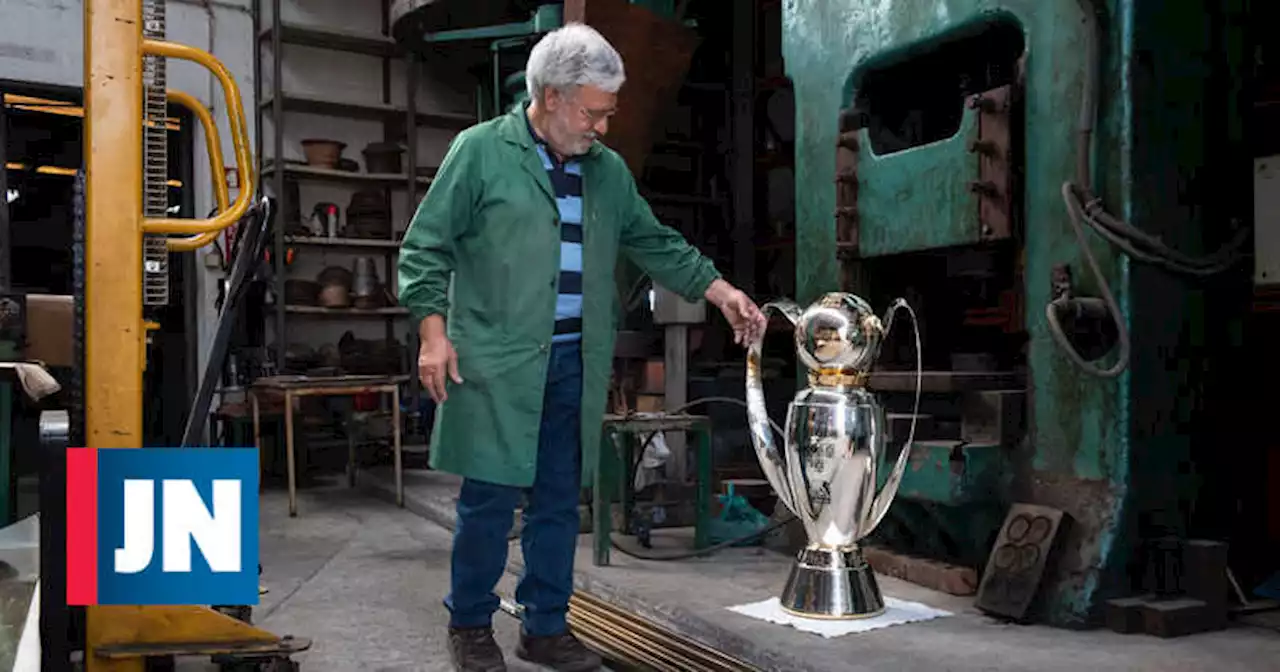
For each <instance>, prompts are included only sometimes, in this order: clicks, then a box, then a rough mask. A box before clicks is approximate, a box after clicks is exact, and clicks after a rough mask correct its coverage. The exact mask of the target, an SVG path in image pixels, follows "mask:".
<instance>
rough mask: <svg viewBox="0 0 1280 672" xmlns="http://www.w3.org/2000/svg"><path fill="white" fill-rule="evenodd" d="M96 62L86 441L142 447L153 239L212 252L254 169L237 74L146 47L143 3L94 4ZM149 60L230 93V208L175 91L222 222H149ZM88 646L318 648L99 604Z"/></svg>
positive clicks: (194, 609)
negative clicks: (145, 70)
mask: <svg viewBox="0 0 1280 672" xmlns="http://www.w3.org/2000/svg"><path fill="white" fill-rule="evenodd" d="M84 54H85V69H84V77H85V83H84V101H85V104H84V107H85V125H84V161H85V171H86V194H85V228H86V234H85V333H84V387H85V389H84V400H85V404H84V405H85V439H86V442H87V443H88V445H90V446H94V447H98V448H136V447H140V446H141V445H142V440H143V436H142V417H143V416H142V407H143V383H142V374H143V369H144V368H145V366H146V341H147V330H148V328H149V325H147V324H146V323H145V322H144V319H143V302H142V288H143V235H144V234H164V235H171V236H172V235H178V236H181V237H178V238H170V239H169V240H168V241H167V247H168V248H169V249H170V250H172V251H188V250H194V249H197V248H199V247H202V246H204V245H205V244H207V243H209V242H210V241H212V240H213V239H214V237H215V236H217V235H218V233H219V232H221V231H222V230H223V229H225V228H227V227H228V226H229V225H231V224H233V223H235V222H237V221H238V220H239V219H240V218H241V217H242V216H243V215H244V214H245V212H246V210H247V209H248V207H249V203H250V200H251V199H252V196H253V186H252V185H253V184H254V177H253V162H252V157H251V156H250V150H249V141H248V133H247V129H246V123H245V116H244V108H243V105H242V103H241V100H240V93H239V89H238V87H237V86H236V84H235V81H234V80H233V79H232V78H231V74H230V73H229V72H228V71H227V69H226V67H225V66H223V65H222V64H221V63H219V62H218V61H217V60H216V59H215V58H214V57H213V56H212V55H210V54H208V53H206V52H204V51H201V50H199V49H194V48H192V47H189V46H185V45H182V44H175V43H172V42H166V41H161V40H152V39H144V36H143V21H142V0H86V1H85V3H84ZM144 55H155V56H161V57H165V58H178V59H182V60H187V61H192V62H195V63H198V64H200V65H202V66H204V67H205V68H207V69H208V70H209V71H210V73H211V74H212V75H213V76H214V77H215V78H216V79H217V80H218V81H219V82H220V83H221V85H222V88H223V92H224V94H225V96H226V104H227V111H228V115H227V116H228V118H229V121H230V130H231V134H232V137H233V139H234V142H235V156H236V164H237V168H238V169H239V171H240V175H241V185H242V186H241V189H240V191H239V194H238V195H237V197H236V199H235V201H234V202H233V203H230V204H228V195H227V187H226V183H225V179H224V178H223V177H222V175H223V170H222V152H221V148H220V147H219V142H218V135H217V132H216V129H215V128H214V124H213V119H212V116H211V115H210V114H209V111H208V110H207V109H206V108H205V107H204V106H203V105H201V104H200V103H199V101H197V100H196V99H195V98H194V97H192V96H190V95H188V94H185V93H182V92H180V91H170V92H169V93H168V97H169V99H170V100H171V101H173V102H176V103H178V104H181V105H183V106H185V107H188V108H190V109H191V110H192V111H193V113H194V114H195V116H196V117H197V118H198V119H199V120H200V122H201V124H202V126H203V127H204V130H205V135H206V140H207V143H208V147H209V154H210V162H211V165H212V167H213V169H214V170H213V178H214V195H215V201H216V203H217V205H218V210H219V212H218V213H217V214H216V215H215V216H214V217H212V218H209V219H203V220H183V219H169V218H162V219H154V218H144V217H143V215H142V213H143V203H142V196H143V184H142V182H143V167H144V166H143V156H142V144H143V143H142V126H143V124H142V118H143V117H142V97H143V96H142V90H143V80H142V60H143V56H144ZM85 640H86V641H85V660H84V669H85V670H86V671H87V672H105V671H112V672H125V671H128V672H141V671H142V670H143V669H144V668H145V665H146V660H147V659H148V658H152V657H170V656H179V655H211V656H212V655H219V654H234V655H240V656H245V657H261V658H263V659H270V658H273V657H274V658H281V657H287V656H288V655H289V654H291V653H295V652H298V651H301V650H305V649H306V648H307V647H308V646H309V642H306V641H305V640H295V639H292V638H281V637H278V636H276V635H275V634H272V633H270V632H267V631H266V630H262V629H260V628H256V627H254V626H252V625H250V624H248V623H245V622H243V621H240V620H237V619H235V618H232V617H231V616H227V615H224V614H222V613H219V612H218V611H215V610H213V609H212V608H209V607H203V606H91V607H88V608H87V613H86V635H85Z"/></svg>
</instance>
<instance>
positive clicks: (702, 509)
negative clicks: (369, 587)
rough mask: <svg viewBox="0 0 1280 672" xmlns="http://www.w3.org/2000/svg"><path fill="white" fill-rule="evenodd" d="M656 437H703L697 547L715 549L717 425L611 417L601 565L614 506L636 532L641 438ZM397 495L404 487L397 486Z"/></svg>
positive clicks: (701, 420)
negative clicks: (713, 465) (633, 501)
mask: <svg viewBox="0 0 1280 672" xmlns="http://www.w3.org/2000/svg"><path fill="white" fill-rule="evenodd" d="M656 432H664V433H665V432H681V433H683V432H692V433H694V434H696V435H697V444H696V451H697V458H696V459H697V464H698V470H697V487H696V490H695V493H696V494H695V495H694V510H695V515H696V516H697V518H696V522H695V523H694V533H693V538H694V542H693V543H694V547H695V548H697V549H699V550H701V549H703V548H706V547H707V546H708V545H709V544H710V535H711V486H712V482H711V481H712V477H711V419H710V418H708V417H707V416H705V415H687V414H683V413H681V414H672V415H668V414H666V413H636V414H631V415H625V416H623V415H613V414H610V415H606V416H604V427H603V430H602V431H601V433H600V464H599V467H598V468H597V469H596V474H595V483H594V485H593V487H592V497H593V502H592V512H593V513H594V514H595V522H594V526H593V528H592V529H593V530H594V531H593V535H594V537H595V557H594V561H595V565H596V566H603V565H608V564H609V552H610V550H611V547H612V545H613V539H612V534H613V503H614V501H615V500H616V501H618V502H619V503H620V504H621V506H622V518H623V529H624V530H629V529H630V527H631V526H630V517H631V499H632V497H631V495H632V488H633V479H634V476H635V474H634V471H635V464H636V461H635V459H634V452H633V451H634V449H635V442H634V441H633V440H632V439H633V438H634V437H637V436H647V435H649V434H653V433H656ZM396 487H397V489H398V488H399V481H397V482H396Z"/></svg>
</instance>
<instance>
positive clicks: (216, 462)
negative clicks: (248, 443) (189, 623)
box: [97, 448, 259, 605]
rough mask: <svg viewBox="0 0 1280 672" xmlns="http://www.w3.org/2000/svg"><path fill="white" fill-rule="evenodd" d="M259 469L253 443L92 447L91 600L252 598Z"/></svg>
mask: <svg viewBox="0 0 1280 672" xmlns="http://www.w3.org/2000/svg"><path fill="white" fill-rule="evenodd" d="M258 469H259V463H258V451H257V450H256V449H254V448H129V449H120V450H106V449H103V450H99V451H98V549H97V551H98V552H97V556H98V557H97V560H98V604H137V605H145V604H170V605H177V604H182V605H255V604H257V603H258ZM126 481H134V482H133V483H131V484H130V485H128V486H127V487H126ZM126 490H128V491H129V492H131V493H133V494H134V496H135V497H136V499H134V500H132V502H133V508H131V510H130V511H129V512H128V513H126V511H125V493H126ZM215 491H216V492H217V493H218V495H219V499H218V501H217V502H216V505H215V502H214V493H215ZM146 494H149V502H148V497H147V496H146ZM148 503H149V504H150V507H151V508H150V512H149V515H150V520H148V510H147V505H148ZM236 509H238V511H237V510H236ZM166 514H168V516H169V518H166ZM178 514H185V515H181V516H179V515H178ZM233 514H238V515H233ZM126 516H127V517H128V521H126ZM166 523H167V525H166ZM126 528H127V529H128V531H129V533H130V534H129V540H128V542H127V543H126V540H125V533H126ZM166 538H167V539H169V543H168V544H166V542H165V540H166ZM202 545H203V547H202ZM237 545H238V546H239V548H238V549H237V548H236V546H237ZM166 546H168V548H166ZM117 549H124V551H125V552H122V553H120V554H119V556H120V557H119V558H118V559H119V560H120V564H117ZM184 561H185V562H184ZM166 568H167V570H168V571H166Z"/></svg>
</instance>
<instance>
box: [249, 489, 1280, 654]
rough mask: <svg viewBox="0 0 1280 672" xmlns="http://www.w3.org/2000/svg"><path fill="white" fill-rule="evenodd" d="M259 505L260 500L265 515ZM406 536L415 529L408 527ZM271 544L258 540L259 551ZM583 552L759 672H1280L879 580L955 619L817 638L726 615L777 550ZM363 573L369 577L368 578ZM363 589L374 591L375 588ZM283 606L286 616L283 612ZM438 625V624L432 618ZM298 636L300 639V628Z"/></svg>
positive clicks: (392, 514) (515, 564)
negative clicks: (1015, 617) (1017, 621)
mask: <svg viewBox="0 0 1280 672" xmlns="http://www.w3.org/2000/svg"><path fill="white" fill-rule="evenodd" d="M361 480H362V485H363V486H364V490H365V491H367V492H371V493H374V494H377V495H378V496H379V497H381V498H383V499H384V501H386V500H387V499H389V498H390V494H391V492H392V486H391V483H392V482H393V481H392V479H391V475H390V473H389V470H382V471H376V470H375V471H370V472H365V473H363V474H362V479H361ZM405 482H406V507H407V509H408V510H409V511H412V512H415V513H417V514H418V515H419V516H422V517H423V519H424V520H430V521H432V522H434V523H435V524H438V525H444V526H446V527H447V526H450V524H451V522H452V499H453V496H454V494H455V493H456V488H457V484H456V480H454V479H453V478H451V477H449V476H447V475H444V474H439V473H436V472H427V471H413V470H411V471H409V472H407V473H406V478H405ZM347 496H349V495H347ZM266 506H268V505H265V504H264V508H265V507H266ZM326 506H328V505H326ZM382 507H383V508H378V507H377V506H374V507H373V508H374V510H375V511H376V512H377V513H376V515H377V520H378V521H382V520H383V517H384V516H385V517H386V519H387V520H393V519H394V520H400V519H401V516H403V515H404V514H405V511H400V510H396V509H394V505H393V504H391V503H390V502H389V501H388V502H387V503H385V504H383V505H382ZM362 510H364V508H363V506H362ZM311 515H312V514H311V513H310V512H309V511H308V510H306V509H304V510H303V511H302V514H301V516H302V517H301V518H299V519H297V521H293V522H294V523H297V522H299V521H305V520H306V519H307V517H309V516H311ZM286 524H288V523H286ZM397 524H398V525H407V524H406V523H397ZM264 525H265V523H264ZM381 525H382V523H381V522H379V526H381ZM407 529H419V528H415V527H412V526H409V527H408V528H407ZM264 534H265V533H264ZM391 534H393V533H392V532H391V531H390V530H388V531H384V532H379V533H378V534H377V536H378V537H380V538H381V537H385V536H386V535H391ZM400 534H402V535H407V534H408V533H407V532H402V533H400ZM416 534H418V535H420V538H424V539H427V538H429V539H442V540H443V539H444V537H443V535H442V533H440V532H439V531H436V532H432V533H423V532H417V533H416ZM423 535H425V536H423ZM679 536H680V535H679V533H677V534H674V535H670V536H668V537H667V538H665V539H659V540H657V542H656V543H662V542H663V541H665V543H667V544H681V543H685V542H684V541H682V540H681V539H680V538H679ZM411 538H413V537H411ZM271 543H273V542H271V541H268V540H267V538H265V537H264V545H267V544H271ZM395 545H398V546H400V547H408V546H411V545H412V544H411V543H410V542H407V541H406V542H400V543H398V544H395ZM419 546H421V544H419ZM445 547H447V546H442V547H441V548H445ZM590 548H591V536H590V535H589V534H586V535H583V536H582V538H581V544H580V549H579V554H578V562H577V583H578V587H579V589H582V590H585V591H587V592H590V593H592V594H594V595H597V596H599V597H602V598H605V599H607V600H609V601H611V602H613V603H615V604H619V605H622V606H625V607H627V608H628V609H631V610H633V611H634V612H636V613H640V614H642V615H643V616H645V617H646V618H648V619H650V620H652V621H654V622H656V623H658V624H660V625H664V626H666V627H668V628H670V629H673V630H678V631H679V632H681V633H682V634H685V635H686V636H690V637H693V638H695V639H698V640H700V641H702V642H704V643H707V644H710V645H712V646H715V647H716V648H719V649H720V650H724V651H729V652H732V653H734V654H735V655H737V657H739V658H741V659H743V660H747V661H749V662H751V663H753V664H755V665H757V666H759V667H761V668H762V669H771V670H787V671H790V672H801V671H806V672H808V671H812V672H826V671H829V670H885V669H889V670H895V671H904V672H905V671H910V670H920V671H922V672H923V671H926V670H927V671H929V672H935V671H937V670H1010V671H1014V670H1018V671H1022V670H1036V671H1037V672H1051V671H1057V670H1062V671H1063V672H1067V671H1072V672H1074V671H1076V670H1081V669H1100V670H1152V671H1156V670H1159V671H1161V672H1169V671H1181V670H1187V671H1192V670H1197V671H1198V670H1232V672H1245V671H1252V670H1258V671H1259V672H1262V671H1264V670H1270V671H1274V670H1280V634H1278V633H1277V632H1276V631H1275V630H1273V629H1266V628H1259V627H1248V626H1236V627H1232V628H1230V629H1228V630H1226V631H1222V632H1216V633H1208V634H1202V635H1196V636H1191V637H1184V638H1179V639H1172V640H1162V639H1158V638H1154V637H1149V636H1145V635H1133V636H1124V635H1117V634H1114V633H1111V632H1109V631H1101V630H1096V631H1089V632H1074V631H1064V630H1058V629H1053V628H1047V627H1039V626H1017V625H1009V624H1006V623H1003V622H1001V621H997V620H995V619H991V618H988V617H986V616H984V615H982V614H981V613H980V612H978V611H976V610H975V609H973V608H972V606H971V603H972V601H971V599H969V598H956V597H953V596H949V595H944V594H941V593H937V592H935V591H931V590H928V589H925V588H921V587H919V586H916V585H913V584H909V583H906V582H903V581H898V580H894V579H892V578H889V577H879V579H880V583H881V587H882V589H883V591H884V592H885V594H887V595H891V596H894V597H897V598H899V599H905V600H912V601H917V602H922V603H925V604H928V605H930V606H934V607H938V608H941V609H946V610H948V611H951V612H952V613H953V614H954V615H953V616H951V617H946V618H941V619H937V620H933V621H928V622H924V623H914V624H909V625H901V626H895V627H890V628H885V629H882V630H876V631H873V632H870V633H865V634H860V635H848V636H844V637H839V638H834V639H823V638H821V637H818V636H815V635H811V634H807V633H802V632H800V631H797V630H795V629H793V628H789V627H785V626H779V625H774V624H770V623H766V622H763V621H758V620H755V619H751V618H748V617H745V616H742V615H739V614H736V613H733V612H730V611H727V607H730V606H734V605H740V604H745V603H749V602H755V601H759V600H763V599H767V598H769V597H771V596H773V595H774V594H775V593H776V591H777V590H778V589H779V588H780V587H781V582H782V581H783V579H784V578H785V576H786V571H787V569H788V567H789V563H790V559H789V558H786V557H783V556H781V555H779V554H777V553H773V552H769V551H762V550H755V549H730V550H726V551H723V552H721V553H719V554H717V555H715V556H713V557H711V558H704V559H698V560H682V561H677V562H653V561H644V560H636V559H634V558H630V557H627V556H625V555H623V554H621V553H619V552H617V551H616V550H615V551H614V552H613V554H612V555H613V562H612V564H611V566H608V567H595V566H594V565H593V564H592V561H591V552H590ZM366 553H369V551H366ZM437 558H439V559H437ZM437 563H440V566H439V568H438V569H436V570H432V571H431V572H429V573H427V572H424V573H423V576H427V575H431V576H438V577H440V578H439V579H438V580H439V581H440V582H441V585H442V586H443V582H444V580H445V577H446V575H447V574H446V572H447V567H446V565H447V556H445V555H443V554H442V552H441V555H431V556H429V557H428V559H427V563H426V564H430V565H432V566H435V565H436V564H437ZM390 564H392V565H395V564H396V563H390ZM510 569H511V570H512V572H518V571H519V569H520V553H519V544H518V542H514V543H513V545H512V553H511V566H510ZM370 571H371V573H372V571H373V570H370ZM388 571H389V570H388ZM371 575H372V574H371ZM368 583H369V584H370V585H372V583H373V582H372V581H369V582H368ZM413 590H414V591H416V592H414V593H412V595H413V597H410V596H409V595H406V597H405V600H403V601H406V602H407V601H410V600H416V601H418V602H424V601H425V602H431V604H426V605H421V604H420V605H419V606H417V607H410V606H401V607H399V609H400V611H399V612H397V613H408V612H409V611H410V610H411V609H414V608H416V609H418V610H420V612H421V613H429V612H430V613H435V612H438V611H439V610H438V608H437V607H436V606H435V605H436V604H438V594H439V592H440V590H442V588H437V589H435V591H434V592H433V591H432V589H431V588H422V587H421V586H417V587H415V588H414V589H413ZM318 599H319V598H318ZM289 606H290V608H291V609H292V605H291V604H290V605H289ZM432 610H434V611H432ZM361 611H363V608H361ZM414 613H418V612H414ZM296 618H298V619H300V620H298V621H296V622H297V623H298V625H297V626H296V627H298V628H301V627H302V626H303V625H305V624H306V623H307V622H306V621H305V620H303V619H305V617H304V616H302V615H299V616H297V617H296ZM436 618H438V619H440V620H439V621H438V622H440V623H443V616H442V615H441V616H437V617H436ZM504 620H506V619H504ZM291 627H294V626H291ZM419 631H420V632H421V629H419ZM299 634H302V632H301V630H300V629H299ZM352 636H354V634H353V635H352ZM314 658H315V657H314V656H313V659H314ZM326 669H327V668H326ZM348 669H355V668H348ZM373 669H377V668H373ZM396 669H398V668H396Z"/></svg>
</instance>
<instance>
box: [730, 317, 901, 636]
mask: <svg viewBox="0 0 1280 672" xmlns="http://www.w3.org/2000/svg"><path fill="white" fill-rule="evenodd" d="M899 308H902V309H905V310H906V311H907V313H908V314H909V315H910V316H911V320H912V329H913V331H915V345H916V362H917V365H916V402H915V403H916V412H915V414H913V416H912V422H911V431H910V432H909V433H908V436H907V441H906V443H905V444H904V445H903V447H902V452H901V453H900V454H899V455H898V459H897V461H896V463H895V464H894V466H893V471H892V472H891V473H890V474H889V477H888V479H887V480H886V482H885V485H884V488H883V489H882V490H881V491H880V492H879V493H878V494H877V493H876V482H877V478H876V476H877V473H876V472H877V468H878V466H879V465H880V463H881V461H882V460H883V457H884V454H885V449H886V436H885V431H886V429H887V428H886V426H885V414H884V409H883V408H882V407H881V406H880V403H879V402H878V401H877V400H876V397H875V395H873V394H872V393H871V392H869V391H867V389H866V383H867V380H868V378H869V377H870V370H871V366H872V364H874V362H875V360H876V357H877V356H878V354H879V351H880V345H881V343H882V342H883V340H884V337H885V336H886V335H887V334H888V330H889V328H890V327H891V325H892V319H893V316H894V315H895V314H896V312H897V310H898V309H899ZM763 310H764V311H766V313H767V312H768V311H769V310H775V311H777V312H779V313H782V314H783V315H785V316H786V317H787V319H788V320H790V321H791V323H792V324H793V325H794V326H795V346H796V352H797V353H798V354H799V357H800V361H801V362H803V363H804V365H805V366H806V367H807V368H808V369H809V386H808V387H806V388H804V389H802V390H800V391H799V392H797V393H796V396H795V398H794V399H792V401H791V404H790V405H789V406H788V407H787V424H786V431H785V435H784V437H783V438H784V439H785V442H786V445H785V448H784V450H782V451H779V450H778V448H777V445H776V443H775V442H774V437H773V430H772V425H771V423H770V421H769V415H768V412H767V410H766V408H765V401H764V389H763V385H762V382H761V361H760V349H761V345H762V343H763V341H764V336H763V334H762V335H761V336H759V337H758V338H756V340H755V341H754V342H752V343H751V344H750V346H749V347H748V349H747V414H748V417H749V419H750V422H751V438H752V442H753V443H754V444H755V448H756V456H757V457H759V458H760V466H761V468H762V469H763V470H764V473H765V476H766V477H767V478H768V479H769V484H770V485H772V486H773V489H774V491H775V492H776V493H777V494H778V498H779V499H780V500H781V501H782V503H783V504H784V505H785V506H786V507H787V508H788V509H790V510H791V512H792V513H794V514H795V516H796V518H798V519H799V520H800V522H801V523H802V524H803V525H804V530H805V533H806V535H807V536H808V540H809V543H808V545H807V546H806V547H805V548H804V549H802V550H801V551H800V553H799V555H798V557H797V558H796V561H795V564H794V565H792V567H791V575H790V576H789V577H788V578H787V584H786V587H785V588H784V589H783V591H782V595H781V597H780V599H781V602H782V608H783V609H785V610H786V611H788V612H791V613H793V614H796V615H798V616H803V617H806V618H822V619H852V618H867V617H871V616H876V615H878V614H880V613H883V612H884V597H883V596H881V594H880V587H879V586H878V585H877V584H876V578H875V574H874V573H873V572H872V571H871V568H870V567H869V566H868V565H867V562H866V560H865V559H864V558H863V556H862V551H861V549H860V548H859V546H858V542H859V541H861V540H862V539H863V538H864V537H866V536H867V535H868V534H870V533H871V531H872V530H874V529H875V527H876V525H878V524H879V523H880V520H881V518H883V517H884V514H885V512H886V511H887V510H888V509H889V504H890V503H892V502H893V497H894V495H895V494H897V492H898V484H899V483H900V482H901V481H902V472H903V469H904V468H905V467H906V465H907V460H908V456H909V454H910V450H911V442H912V440H913V439H914V438H915V431H916V427H915V415H918V413H919V405H920V382H921V380H920V379H921V366H920V364H921V355H920V332H919V330H918V329H917V328H916V324H915V314H914V312H912V311H911V307H910V306H908V305H907V303H906V302H905V301H903V300H902V299H898V300H897V301H895V302H894V304H893V306H891V307H890V309H889V312H888V314H887V315H886V316H885V318H884V320H883V321H882V320H881V319H880V318H879V317H877V316H876V314H875V313H874V312H872V310H871V306H869V305H868V304H867V302H866V301H864V300H863V299H861V298H860V297H857V296H854V295H853V294H846V293H840V292H835V293H831V294H827V295H825V296H823V297H822V298H820V299H818V300H817V301H816V302H814V304H813V305H811V306H809V308H808V309H806V310H804V311H801V309H800V307H799V306H797V305H796V304H794V303H792V302H790V301H785V300H784V301H776V302H773V303H769V304H766V305H765V306H764V307H763Z"/></svg>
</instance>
